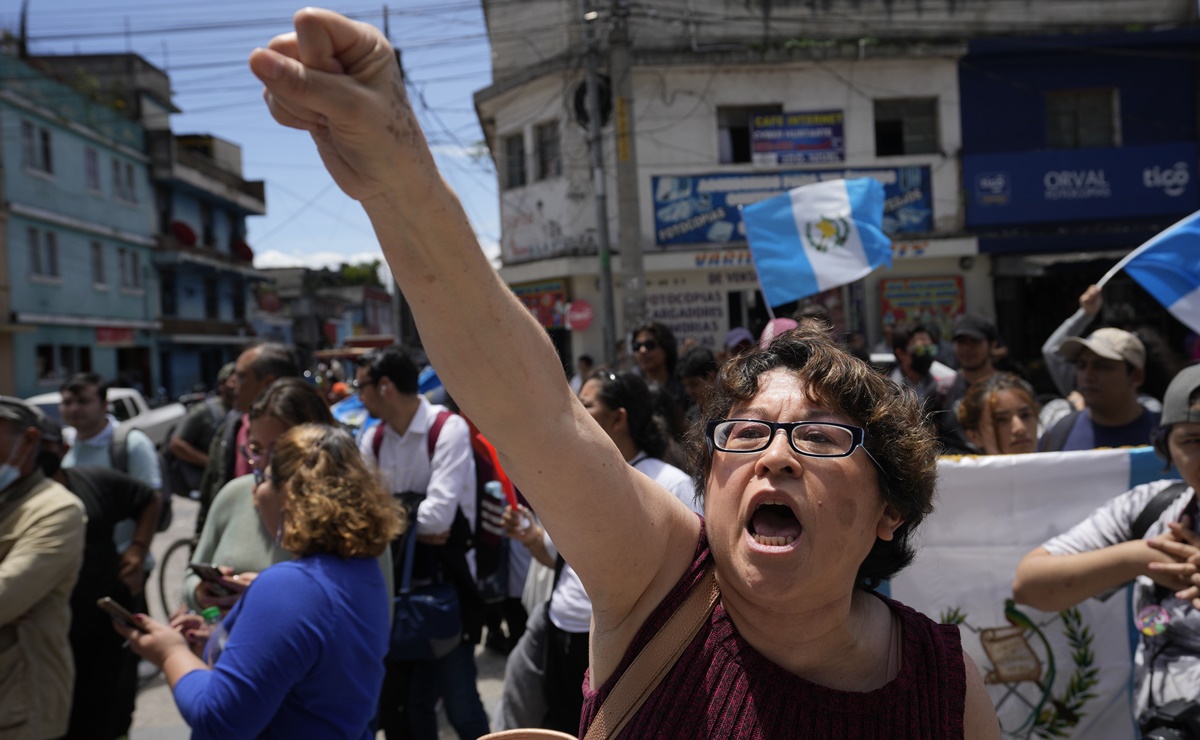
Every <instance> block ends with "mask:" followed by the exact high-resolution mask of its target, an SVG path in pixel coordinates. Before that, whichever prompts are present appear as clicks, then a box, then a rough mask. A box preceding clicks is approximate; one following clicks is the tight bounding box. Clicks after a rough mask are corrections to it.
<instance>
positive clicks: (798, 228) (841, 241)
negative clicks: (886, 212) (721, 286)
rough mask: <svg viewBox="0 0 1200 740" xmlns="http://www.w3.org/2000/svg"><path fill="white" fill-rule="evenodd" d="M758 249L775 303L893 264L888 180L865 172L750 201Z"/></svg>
mask: <svg viewBox="0 0 1200 740" xmlns="http://www.w3.org/2000/svg"><path fill="white" fill-rule="evenodd" d="M742 219H743V221H744V222H745V225H746V238H747V241H749V243H750V254H751V256H752V257H753V258H754V267H755V269H756V270H757V271H758V282H759V285H760V286H761V287H762V292H763V297H764V298H765V299H766V301H767V305H769V306H778V305H781V304H784V303H789V302H791V301H795V300H799V299H800V298H804V297H806V296H810V295H815V294H817V293H820V292H822V291H825V290H829V289H830V288H836V287H838V286H840V285H845V284H847V283H852V282H854V281H855V280H858V279H859V278H862V277H864V276H866V275H868V274H870V273H871V271H873V270H875V269H876V268H878V267H882V266H887V267H891V266H892V246H891V244H892V243H891V241H890V240H889V239H888V238H887V236H885V235H884V233H883V228H882V226H883V185H881V184H880V183H879V181H878V180H875V179H872V178H869V177H864V178H858V179H854V180H830V181H828V182H819V183H814V184H812V185H803V186H801V187H798V188H795V189H793V190H789V191H788V192H786V193H783V194H782V195H777V196H775V197H774V198H768V199H767V200H764V201H760V202H758V203H754V204H753V205H749V206H743V207H742Z"/></svg>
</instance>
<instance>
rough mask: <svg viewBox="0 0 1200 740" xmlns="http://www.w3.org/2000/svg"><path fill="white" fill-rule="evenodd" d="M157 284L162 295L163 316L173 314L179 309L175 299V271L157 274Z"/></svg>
mask: <svg viewBox="0 0 1200 740" xmlns="http://www.w3.org/2000/svg"><path fill="white" fill-rule="evenodd" d="M158 285H159V288H158V290H159V293H160V294H161V296H162V312H163V316H174V315H175V314H176V313H177V312H178V310H179V307H178V304H177V303H176V300H175V273H173V272H169V271H164V272H163V273H162V274H160V275H159V276H158Z"/></svg>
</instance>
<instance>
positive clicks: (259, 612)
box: [113, 381, 404, 740]
mask: <svg viewBox="0 0 1200 740" xmlns="http://www.w3.org/2000/svg"><path fill="white" fill-rule="evenodd" d="M301 382H302V381H301ZM251 423H253V421H252V422H251ZM273 447H274V449H273V450H272V452H271V453H270V454H269V455H268V456H267V457H266V459H264V460H262V461H261V467H256V468H255V472H254V474H253V477H254V480H255V485H254V490H253V492H252V494H251V496H252V499H251V506H252V507H253V508H254V510H255V516H256V517H257V518H258V519H259V526H260V527H262V528H263V529H264V530H268V531H270V532H271V539H272V541H273V543H274V544H275V546H277V547H279V548H280V549H281V550H283V551H284V552H286V553H287V554H288V559H287V561H286V562H281V563H278V564H276V565H272V566H271V567H269V568H266V569H265V570H263V571H262V572H261V573H259V574H258V577H257V578H256V579H255V580H254V584H253V585H252V586H251V587H250V588H248V589H247V590H246V592H245V593H244V594H243V595H242V596H241V598H240V599H239V600H238V603H237V605H236V606H234V607H233V609H232V610H231V611H230V612H229V614H227V615H226V616H225V618H224V620H222V622H221V629H220V631H219V632H217V633H216V634H217V636H216V637H215V638H214V639H210V640H209V641H208V644H207V645H206V646H205V648H204V651H203V653H202V655H197V654H196V652H195V651H194V650H193V649H192V645H191V644H190V643H189V641H188V640H187V638H186V637H185V636H184V635H183V634H181V633H180V630H179V629H174V628H172V627H168V626H167V625H165V624H162V623H160V622H156V621H154V620H152V619H150V618H149V617H147V616H145V615H137V616H135V617H134V619H135V620H136V623H137V626H138V628H137V629H135V628H133V627H130V626H127V625H124V624H121V623H119V622H114V623H113V627H114V629H116V630H117V631H118V632H119V633H121V634H122V635H123V636H124V637H125V639H127V640H129V644H130V648H131V649H132V650H133V651H134V652H136V653H137V654H138V655H140V656H142V657H143V658H145V659H147V660H149V661H151V662H152V663H154V664H155V665H157V666H159V667H160V668H162V671H163V675H164V676H165V677H166V679H167V682H168V683H169V684H170V686H171V689H172V692H173V694H174V697H175V703H176V705H177V706H178V707H179V713H180V714H181V715H182V716H183V719H184V721H185V722H187V724H188V726H189V727H191V728H192V737H193V738H249V737H257V738H298V737H314V738H315V737H319V738H346V739H347V740H350V739H353V740H366V739H367V738H372V737H374V733H373V732H372V731H371V730H370V728H369V725H370V722H371V718H372V717H373V716H374V713H375V712H374V710H375V704H376V701H377V699H378V697H379V687H380V685H381V684H382V683H383V656H384V655H385V654H386V653H387V650H388V642H389V637H390V630H389V629H388V610H389V604H390V598H389V595H388V594H387V593H386V592H385V590H384V582H383V573H382V572H381V571H380V569H379V565H378V562H377V561H378V558H379V557H380V556H381V555H382V554H384V553H386V552H387V549H388V543H389V542H391V540H392V539H393V538H394V537H396V536H397V535H399V534H400V533H401V532H402V531H403V529H404V515H403V513H402V511H401V509H400V506H399V505H398V504H397V503H396V502H395V501H394V500H393V499H392V497H391V496H390V495H388V493H387V491H385V490H384V489H383V486H382V485H380V482H379V480H378V478H376V476H375V475H374V473H373V472H372V471H371V470H370V469H369V468H368V467H367V465H366V464H365V463H364V462H363V459H362V456H361V455H360V454H359V453H358V447H357V445H356V444H355V443H354V439H353V438H352V437H351V436H350V435H349V434H348V433H346V432H345V431H343V430H342V429H340V428H337V427H332V426H325V425H320V424H301V425H299V426H296V427H293V428H291V429H289V430H288V431H286V432H284V433H283V434H282V435H281V436H279V437H278V438H277V439H276V440H273ZM209 521H212V519H211V518H210V519H209ZM193 619H197V620H198V618H193Z"/></svg>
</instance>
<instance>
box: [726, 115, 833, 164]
mask: <svg viewBox="0 0 1200 740" xmlns="http://www.w3.org/2000/svg"><path fill="white" fill-rule="evenodd" d="M844 120H845V117H844V114H843V113H842V111H840V110H825V111H813V112H809V113H766V114H762V115H757V116H754V117H753V118H752V119H751V121H750V143H751V146H752V150H753V152H754V164H765V165H772V164H833V163H834V162H844V161H846V144H845V142H846V138H845V135H844V134H843V133H842V126H843V123H844Z"/></svg>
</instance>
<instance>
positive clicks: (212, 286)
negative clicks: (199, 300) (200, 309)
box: [204, 278, 219, 319]
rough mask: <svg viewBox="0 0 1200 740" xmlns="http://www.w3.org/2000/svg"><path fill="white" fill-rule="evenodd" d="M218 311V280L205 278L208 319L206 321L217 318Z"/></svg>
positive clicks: (205, 315) (205, 302)
mask: <svg viewBox="0 0 1200 740" xmlns="http://www.w3.org/2000/svg"><path fill="white" fill-rule="evenodd" d="M218 310H219V308H218V306H217V279H216V278H205V279H204V318H206V319H215V318H217V312H218Z"/></svg>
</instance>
